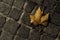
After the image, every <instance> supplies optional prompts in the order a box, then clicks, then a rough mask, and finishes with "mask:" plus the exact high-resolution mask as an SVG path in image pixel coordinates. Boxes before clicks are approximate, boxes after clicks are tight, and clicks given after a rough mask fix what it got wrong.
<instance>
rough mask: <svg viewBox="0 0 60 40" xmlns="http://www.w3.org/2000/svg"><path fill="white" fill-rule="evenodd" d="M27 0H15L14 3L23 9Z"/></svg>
mask: <svg viewBox="0 0 60 40" xmlns="http://www.w3.org/2000/svg"><path fill="white" fill-rule="evenodd" d="M25 1H26V0H15V1H14V4H13V5H14V6H15V7H17V8H19V9H22V8H23V6H24V4H25Z"/></svg>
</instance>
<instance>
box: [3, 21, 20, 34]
mask: <svg viewBox="0 0 60 40" xmlns="http://www.w3.org/2000/svg"><path fill="white" fill-rule="evenodd" d="M18 27H19V24H18V23H17V22H16V21H12V20H9V21H7V22H6V23H5V25H4V28H3V31H7V32H9V33H11V34H15V32H16V31H17V29H18Z"/></svg>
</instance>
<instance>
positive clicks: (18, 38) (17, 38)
mask: <svg viewBox="0 0 60 40" xmlns="http://www.w3.org/2000/svg"><path fill="white" fill-rule="evenodd" d="M14 40H26V39H24V38H22V37H20V36H18V35H17V36H16V37H15V38H14Z"/></svg>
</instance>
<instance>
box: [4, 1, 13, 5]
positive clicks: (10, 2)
mask: <svg viewBox="0 0 60 40" xmlns="http://www.w3.org/2000/svg"><path fill="white" fill-rule="evenodd" d="M13 1H14V0H9V1H8V0H3V2H4V3H7V4H9V5H12V3H13Z"/></svg>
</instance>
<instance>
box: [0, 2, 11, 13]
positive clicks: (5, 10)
mask: <svg viewBox="0 0 60 40" xmlns="http://www.w3.org/2000/svg"><path fill="white" fill-rule="evenodd" d="M9 11H10V6H8V5H5V4H4V3H0V12H1V13H3V14H8V13H9Z"/></svg>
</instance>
